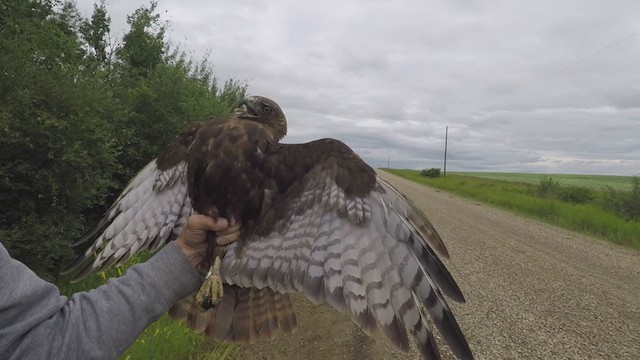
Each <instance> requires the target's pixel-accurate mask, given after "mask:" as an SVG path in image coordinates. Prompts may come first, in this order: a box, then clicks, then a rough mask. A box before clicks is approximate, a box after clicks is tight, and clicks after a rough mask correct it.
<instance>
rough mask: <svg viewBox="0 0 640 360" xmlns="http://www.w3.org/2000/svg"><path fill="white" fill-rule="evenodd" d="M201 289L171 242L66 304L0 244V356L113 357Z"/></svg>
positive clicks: (190, 268) (181, 255)
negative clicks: (179, 301)
mask: <svg viewBox="0 0 640 360" xmlns="http://www.w3.org/2000/svg"><path fill="white" fill-rule="evenodd" d="M200 284H202V277H201V276H200V274H198V272H197V271H196V270H195V269H194V268H193V267H192V266H191V265H190V264H189V262H188V261H187V259H186V257H184V255H183V254H182V253H181V252H180V250H179V249H178V248H177V247H176V246H175V244H173V243H171V244H169V245H167V246H165V247H164V248H163V249H162V250H160V251H159V252H158V253H157V254H156V255H155V256H153V257H152V258H151V259H150V260H149V261H147V262H145V263H143V264H138V265H135V266H132V267H131V268H129V270H128V271H127V272H126V273H125V274H124V275H123V276H121V277H119V278H114V279H110V280H109V281H108V282H107V283H106V284H105V285H102V286H100V287H98V288H97V289H94V290H91V291H88V292H82V293H77V294H75V295H73V296H72V297H71V298H70V299H67V297H65V296H62V295H60V292H59V291H58V288H57V287H56V286H55V285H53V284H51V283H48V282H46V281H44V280H42V279H40V278H39V277H38V276H37V275H36V274H35V273H33V272H32V271H31V270H30V269H29V268H28V267H26V266H25V265H24V264H22V263H21V262H19V261H17V260H15V259H12V258H11V257H10V255H9V254H8V252H7V250H6V249H5V248H4V246H2V244H0V357H1V358H9V359H114V358H115V357H116V356H117V355H119V354H121V353H123V352H124V351H125V350H126V349H127V348H128V347H129V346H130V345H131V344H132V343H133V342H134V341H135V339H136V338H137V337H138V336H139V335H140V333H141V332H142V331H143V330H144V329H145V328H146V327H147V326H148V325H149V324H151V323H152V322H154V321H156V320H157V319H158V318H160V317H161V316H162V315H163V314H164V313H165V312H167V311H168V310H169V307H170V306H171V305H173V304H174V303H175V302H177V301H178V300H179V299H181V298H183V297H185V296H187V295H188V294H190V293H192V292H194V291H195V290H197V288H198V287H199V286H200Z"/></svg>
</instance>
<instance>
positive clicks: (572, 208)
mask: <svg viewBox="0 0 640 360" xmlns="http://www.w3.org/2000/svg"><path fill="white" fill-rule="evenodd" d="M383 170H384V171H388V172H390V173H392V174H396V175H399V176H401V177H404V178H406V179H409V180H412V181H415V182H417V183H420V184H424V185H428V186H431V187H434V188H438V189H442V190H445V191H448V192H451V193H454V194H457V195H460V196H462V197H466V198H470V199H474V200H478V201H481V202H485V203H488V204H491V205H494V206H497V207H500V208H504V209H508V210H510V211H514V212H516V213H520V214H523V215H526V216H529V217H532V218H536V219H540V220H542V221H545V222H548V223H551V224H554V225H557V226H560V227H564V228H566V229H570V230H574V231H578V232H582V233H585V234H588V235H592V236H596V237H598V238H601V239H605V240H608V241H611V242H614V243H618V244H621V245H625V246H629V247H633V248H636V249H640V219H638V218H636V219H631V218H625V217H624V216H621V215H619V214H617V213H616V212H615V211H612V210H611V209H607V207H606V205H607V200H608V199H609V197H608V196H610V193H611V192H610V191H598V190H591V193H592V195H593V197H592V198H591V199H590V200H589V202H587V203H571V202H565V201H561V200H559V199H557V198H550V197H549V198H547V197H541V196H540V195H539V194H538V193H537V191H538V186H537V185H536V184H533V183H531V182H530V181H527V182H525V181H505V180H495V179H489V178H482V177H476V176H467V175H461V174H459V173H458V174H452V173H449V174H447V177H446V178H443V177H439V178H427V177H424V176H420V174H419V172H418V171H417V170H398V169H383ZM628 181H629V187H631V180H630V179H629V180H628ZM538 182H539V180H538ZM563 188H564V187H563ZM567 188H568V187H567Z"/></svg>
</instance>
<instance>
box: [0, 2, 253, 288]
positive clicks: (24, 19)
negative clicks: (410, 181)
mask: <svg viewBox="0 0 640 360" xmlns="http://www.w3.org/2000/svg"><path fill="white" fill-rule="evenodd" d="M155 9H156V4H155V3H152V4H151V5H150V6H149V7H141V8H140V9H138V10H136V11H135V12H134V13H133V14H131V15H129V16H128V17H127V20H128V22H129V24H130V26H131V29H130V30H129V31H128V32H127V33H126V34H125V35H124V36H123V39H122V45H121V46H117V47H116V48H115V49H113V51H111V49H109V51H108V50H107V47H108V46H110V41H111V40H110V39H109V29H110V17H109V15H108V13H107V10H106V8H105V5H104V3H100V4H99V5H95V6H94V12H93V15H92V16H91V19H83V18H82V17H81V16H80V15H79V14H78V12H77V10H76V9H75V6H74V5H73V3H71V2H61V1H55V0H41V1H28V0H19V1H14V0H0V239H2V242H3V244H4V245H5V246H6V247H7V248H8V249H9V250H10V252H11V254H12V255H13V256H15V257H17V258H18V259H20V260H21V261H23V262H25V263H26V264H27V265H29V266H30V267H31V268H33V269H34V270H36V271H37V272H38V273H40V274H41V275H45V276H49V277H52V276H53V275H54V274H56V273H57V271H58V270H59V268H60V267H61V266H65V265H67V264H69V262H70V261H71V258H72V257H73V256H75V254H74V251H73V249H72V248H71V247H70V244H71V243H72V242H73V241H74V240H75V239H77V238H79V237H80V235H81V233H82V232H83V231H85V230H86V229H87V228H88V227H89V226H91V225H93V224H94V223H95V221H96V219H97V218H98V217H99V216H101V214H102V213H103V212H104V210H105V204H108V203H109V202H110V199H113V197H115V195H116V194H117V193H118V192H119V191H120V189H122V187H123V186H124V185H125V183H126V182H127V181H128V180H129V179H130V178H131V177H132V176H133V174H135V173H136V172H137V171H138V170H139V169H140V168H141V167H142V166H144V164H146V163H147V162H148V161H149V160H151V159H152V158H153V157H154V156H156V155H157V153H158V151H159V149H160V148H161V147H162V146H164V145H165V144H166V143H167V142H168V141H170V140H171V139H172V138H173V137H174V136H175V134H176V133H177V132H178V131H179V130H180V129H181V128H183V127H184V126H186V125H187V124H189V123H192V122H194V121H202V120H207V119H209V118H212V117H214V116H217V115H221V114H224V113H228V112H229V111H230V110H231V109H233V107H234V106H235V105H237V103H238V102H239V101H240V100H241V98H242V97H244V94H245V89H246V85H245V84H244V83H241V82H238V81H236V80H233V79H231V80H227V81H226V82H224V84H223V85H222V86H219V84H218V82H217V79H216V78H215V76H214V73H213V66H212V65H211V63H210V61H209V60H208V59H206V58H205V59H204V60H202V61H200V62H196V61H193V59H191V58H190V57H189V56H187V55H186V52H185V51H184V50H182V49H180V48H171V47H170V46H169V45H168V43H167V41H166V40H165V38H164V36H165V30H166V26H167V24H165V23H162V22H161V20H160V17H159V15H158V14H157V13H156V12H155ZM112 56H115V57H113V58H112Z"/></svg>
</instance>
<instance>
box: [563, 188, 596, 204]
mask: <svg viewBox="0 0 640 360" xmlns="http://www.w3.org/2000/svg"><path fill="white" fill-rule="evenodd" d="M558 197H559V198H560V200H561V201H564V202H570V203H574V204H586V203H588V202H590V201H591V200H593V198H594V197H595V195H594V191H593V190H591V189H590V188H588V187H586V186H574V185H571V186H562V187H560V188H559V191H558Z"/></svg>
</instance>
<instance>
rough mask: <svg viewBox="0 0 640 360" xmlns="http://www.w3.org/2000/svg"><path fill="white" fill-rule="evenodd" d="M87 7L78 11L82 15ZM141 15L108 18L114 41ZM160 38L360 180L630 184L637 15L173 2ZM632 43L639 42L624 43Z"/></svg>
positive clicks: (625, 11) (417, 4) (602, 6)
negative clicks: (474, 173) (353, 155)
mask: <svg viewBox="0 0 640 360" xmlns="http://www.w3.org/2000/svg"><path fill="white" fill-rule="evenodd" d="M92 3H93V2H92V1H90V0H86V1H85V0H81V1H79V3H78V7H79V8H80V9H81V11H82V12H84V13H85V14H88V13H90V11H91V7H92ZM142 4H143V3H141V2H130V1H125V0H111V1H109V2H108V3H107V6H108V8H109V11H110V13H111V17H112V19H113V20H114V24H113V26H112V29H113V30H114V31H113V32H114V33H115V32H116V31H117V30H119V29H124V28H125V25H126V24H125V22H124V19H125V14H128V13H131V12H132V11H133V10H134V9H135V8H136V7H138V6H140V5H142ZM159 7H160V9H161V11H165V10H166V13H165V12H163V17H164V18H165V19H167V20H170V21H171V23H172V30H171V32H170V36H171V38H172V40H173V41H175V42H182V43H184V44H185V47H186V48H187V49H189V50H191V51H193V53H194V54H195V55H196V56H201V55H202V54H205V53H206V51H207V50H210V51H211V54H212V60H213V63H214V64H215V66H216V73H217V74H218V76H219V77H221V78H222V79H225V78H227V77H234V78H237V79H241V80H247V81H248V82H249V90H250V92H251V93H254V94H261V95H265V96H268V97H271V98H273V99H274V100H276V101H277V102H278V103H280V105H281V106H282V107H283V109H284V110H285V112H286V114H287V118H288V119H289V123H290V130H289V135H288V136H287V138H286V139H285V140H286V141H288V142H302V141H309V140H313V139H316V138H320V137H334V138H338V139H340V140H343V141H345V142H346V143H347V144H348V145H350V146H351V147H352V148H354V149H355V150H356V151H357V152H358V153H359V154H360V155H361V156H362V157H363V158H364V159H365V160H366V161H368V162H369V163H370V164H371V165H373V166H386V162H387V156H390V157H391V162H392V166H395V167H410V168H423V167H431V166H440V164H441V158H442V152H443V147H444V139H443V137H444V128H445V126H447V125H449V127H450V128H449V130H450V133H449V135H450V155H451V156H450V160H451V163H450V165H449V166H448V167H449V169H452V170H491V171H531V172H567V173H610V174H627V175H628V174H634V173H636V172H638V171H639V170H640V85H638V84H640V71H638V63H639V60H640V33H639V32H640V23H638V22H637V14H638V13H640V2H637V1H633V0H626V1H622V0H620V1H615V0H612V1H607V2H602V1H596V0H592V1H586V0H585V1H583V0H574V1H563V2H557V1H537V2H531V1H497V0H494V1H461V0H458V1H417V0H415V1H403V2H388V1H368V2H366V3H365V2H357V1H348V0H342V1H322V2H315V3H309V2H299V1H293V0H289V1H266V0H264V1H233V2H229V1H221V0H220V1H205V0H200V1H192V2H185V1H175V0H163V1H161V2H160V4H159ZM633 34H637V35H633Z"/></svg>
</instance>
